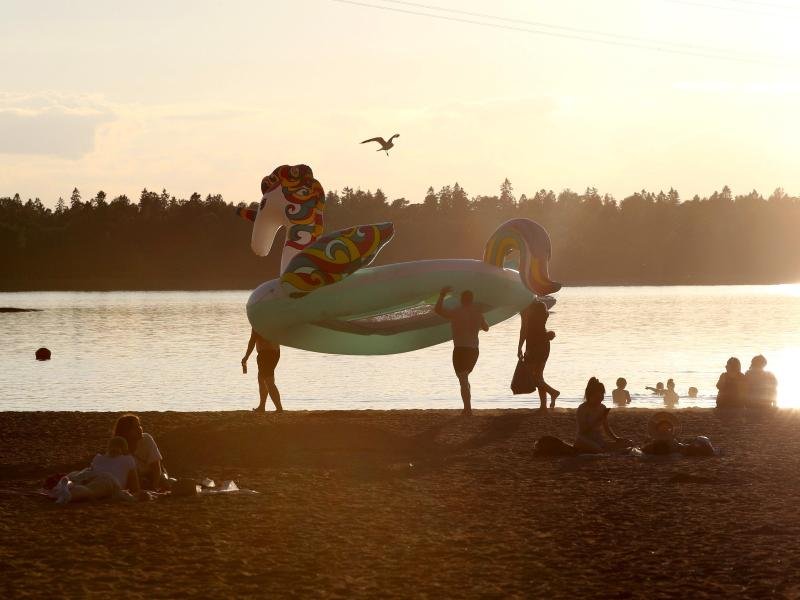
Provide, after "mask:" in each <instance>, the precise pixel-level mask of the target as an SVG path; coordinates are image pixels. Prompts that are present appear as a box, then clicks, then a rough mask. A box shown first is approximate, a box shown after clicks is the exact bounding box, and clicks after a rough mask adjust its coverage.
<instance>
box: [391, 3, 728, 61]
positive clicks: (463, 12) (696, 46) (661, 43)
mask: <svg viewBox="0 0 800 600" xmlns="http://www.w3.org/2000/svg"><path fill="white" fill-rule="evenodd" d="M381 1H382V2H388V3H391V4H402V5H405V6H415V7H417V8H424V9H427V10H435V11H439V12H446V13H454V14H461V15H467V16H471V17H481V18H485V19H492V20H495V21H503V22H506V23H519V24H521V25H531V26H533V27H544V28H545V29H557V30H561V31H570V32H574V33H581V34H588V35H593V36H602V37H608V38H611V39H619V40H626V41H633V42H639V43H644V44H648V45H652V44H656V45H658V46H682V47H686V48H692V49H695V50H705V51H709V52H720V53H724V52H727V50H725V49H723V48H713V47H711V46H702V45H699V44H686V43H683V42H670V41H667V40H656V39H652V38H649V39H648V38H643V37H637V36H633V35H624V34H618V33H608V32H605V31H598V30H596V29H582V28H579V27H568V26H566V25H552V24H550V23H543V22H541V21H527V20H525V19H514V18H509V17H500V16H497V15H491V14H487V13H479V12H470V11H467V10H459V9H455V8H445V7H443V6H434V5H430V4H420V3H418V2H409V1H407V0H381Z"/></svg>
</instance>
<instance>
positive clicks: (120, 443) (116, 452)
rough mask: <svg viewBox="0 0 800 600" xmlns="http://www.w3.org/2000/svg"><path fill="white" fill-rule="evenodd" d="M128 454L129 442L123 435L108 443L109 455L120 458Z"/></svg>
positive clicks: (113, 438)
mask: <svg viewBox="0 0 800 600" xmlns="http://www.w3.org/2000/svg"><path fill="white" fill-rule="evenodd" d="M127 453H128V440H126V439H125V438H124V437H122V436H121V435H115V436H114V437H112V438H111V439H110V440H109V442H108V455H109V456H120V455H121V454H127Z"/></svg>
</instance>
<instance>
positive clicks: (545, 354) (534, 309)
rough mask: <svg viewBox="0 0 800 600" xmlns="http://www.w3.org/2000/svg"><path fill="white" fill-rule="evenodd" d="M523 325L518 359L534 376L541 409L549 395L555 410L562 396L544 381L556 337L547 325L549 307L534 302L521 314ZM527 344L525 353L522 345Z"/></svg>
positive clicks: (520, 333)
mask: <svg viewBox="0 0 800 600" xmlns="http://www.w3.org/2000/svg"><path fill="white" fill-rule="evenodd" d="M520 316H521V317H522V324H521V326H520V330H519V343H518V344H517V358H519V359H524V361H525V365H526V366H527V367H528V368H529V369H530V370H531V373H532V374H533V381H534V383H535V384H536V388H537V389H538V390H539V401H540V407H539V408H540V409H541V410H544V409H545V408H547V395H548V394H550V408H555V406H556V398H558V396H559V395H560V394H561V392H559V391H558V390H557V389H555V388H554V387H551V386H550V385H548V384H547V382H546V381H545V380H544V367H545V365H546V364H547V359H548V358H549V357H550V341H551V340H552V339H554V338H555V337H556V334H555V333H554V332H552V331H547V328H546V327H545V324H546V323H547V318H548V317H549V316H550V313H549V312H548V311H547V305H545V303H544V302H541V301H539V300H534V301H533V302H531V303H530V305H528V307H527V308H526V309H525V310H523V311H522V312H521V313H520ZM523 342H524V343H525V353H524V354H523V352H522V344H523Z"/></svg>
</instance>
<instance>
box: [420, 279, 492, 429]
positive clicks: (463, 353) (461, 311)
mask: <svg viewBox="0 0 800 600" xmlns="http://www.w3.org/2000/svg"><path fill="white" fill-rule="evenodd" d="M452 289H453V288H451V287H450V286H449V285H448V286H445V287H443V288H442V290H441V292H439V299H438V300H437V301H436V306H435V307H434V309H433V310H434V311H435V312H436V314H437V315H439V316H441V317H444V318H445V319H447V320H448V321H450V326H451V328H452V331H453V370H454V371H455V372H456V377H458V383H459V384H460V386H461V400H463V402H464V414H465V415H470V414H472V395H471V393H470V386H469V374H470V373H471V372H472V369H474V368H475V363H477V362H478V353H479V352H478V332H479V331H481V330H483V331H489V325H488V324H487V323H486V319H484V318H483V313H482V312H481V311H480V309H479V308H478V307H477V306H475V304H474V303H473V295H472V292H471V291H470V290H464V291H463V292H461V305H460V306H458V307H457V308H454V309H447V308H445V307H444V298H445V296H447V294H449V293H450V292H451V291H452Z"/></svg>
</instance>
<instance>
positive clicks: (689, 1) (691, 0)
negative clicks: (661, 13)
mask: <svg viewBox="0 0 800 600" xmlns="http://www.w3.org/2000/svg"><path fill="white" fill-rule="evenodd" d="M664 1H665V2H671V3H672V4H683V5H685V6H698V7H701V8H713V9H716V10H724V11H728V12H737V13H744V14H748V15H761V16H766V17H783V18H787V17H788V18H790V19H796V18H798V17H800V13H796V12H795V13H790V12H773V11H771V12H766V11H763V10H756V9H755V8H746V7H744V6H722V5H720V4H708V3H707V2H697V1H695V0H664ZM732 1H736V0H732Z"/></svg>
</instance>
